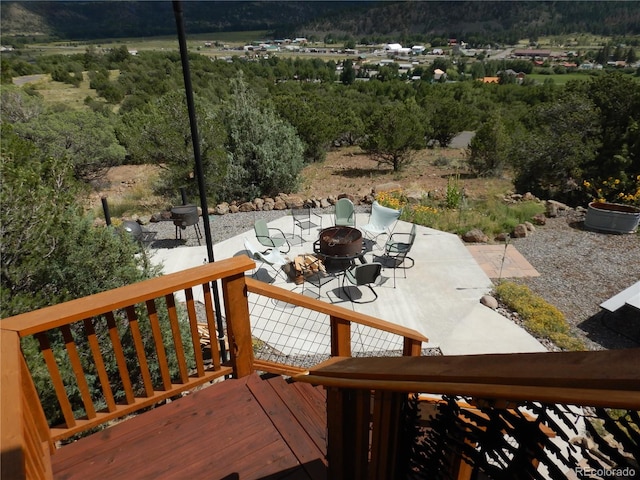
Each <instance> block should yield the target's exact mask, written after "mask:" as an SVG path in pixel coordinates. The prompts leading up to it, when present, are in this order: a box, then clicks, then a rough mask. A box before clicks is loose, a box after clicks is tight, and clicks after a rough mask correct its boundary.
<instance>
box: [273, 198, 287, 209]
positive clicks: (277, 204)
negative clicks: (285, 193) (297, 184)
mask: <svg viewBox="0 0 640 480" xmlns="http://www.w3.org/2000/svg"><path fill="white" fill-rule="evenodd" d="M273 209H274V210H286V209H287V204H286V203H285V202H284V200H282V199H281V198H276V201H275V203H274V204H273Z"/></svg>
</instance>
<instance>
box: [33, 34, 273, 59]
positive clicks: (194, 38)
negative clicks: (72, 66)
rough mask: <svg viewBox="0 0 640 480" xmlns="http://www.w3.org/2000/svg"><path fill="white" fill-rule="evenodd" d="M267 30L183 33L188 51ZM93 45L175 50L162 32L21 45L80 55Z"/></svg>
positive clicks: (257, 37) (253, 38) (254, 37)
mask: <svg viewBox="0 0 640 480" xmlns="http://www.w3.org/2000/svg"><path fill="white" fill-rule="evenodd" d="M267 34H268V32H267V31H266V30H256V31H246V32H215V33H200V34H194V35H187V46H188V47H189V49H190V50H197V49H198V48H203V47H204V44H205V42H211V43H215V42H218V43H221V44H225V45H230V46H241V45H246V44H247V43H251V42H258V41H261V40H264V39H265V38H266V35H267ZM89 45H96V46H97V47H99V48H112V47H119V46H121V45H126V46H127V48H128V49H129V50H138V51H143V50H156V51H163V50H178V37H177V36H176V35H166V36H161V37H141V38H118V39H96V40H91V41H86V42H73V41H68V42H53V43H34V44H30V45H27V46H25V47H24V50H26V51H28V52H29V53H30V54H32V55H55V54H63V55H72V54H76V53H78V54H82V53H84V52H85V50H86V48H87V46H89Z"/></svg>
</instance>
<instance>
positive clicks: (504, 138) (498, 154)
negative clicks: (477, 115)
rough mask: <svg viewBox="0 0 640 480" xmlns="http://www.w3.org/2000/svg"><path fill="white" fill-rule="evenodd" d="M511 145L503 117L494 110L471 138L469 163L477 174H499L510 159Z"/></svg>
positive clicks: (468, 151)
mask: <svg viewBox="0 0 640 480" xmlns="http://www.w3.org/2000/svg"><path fill="white" fill-rule="evenodd" d="M509 145H510V140H509V136H508V135H507V132H506V128H505V126H504V123H503V121H502V118H501V117H500V115H499V114H498V113H497V112H492V113H491V114H490V115H489V117H488V118H487V120H485V122H484V123H483V124H482V125H481V126H480V128H478V130H477V131H476V134H475V136H474V137H473V138H472V139H471V142H470V144H469V148H468V149H467V152H466V161H467V165H468V166H469V168H470V169H471V171H473V172H474V173H476V174H477V175H480V176H499V175H501V174H502V172H503V170H504V167H505V165H506V164H507V161H508V157H509Z"/></svg>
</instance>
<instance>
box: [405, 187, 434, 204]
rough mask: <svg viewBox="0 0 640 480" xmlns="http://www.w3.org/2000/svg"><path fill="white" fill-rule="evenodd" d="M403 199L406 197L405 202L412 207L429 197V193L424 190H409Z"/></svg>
mask: <svg viewBox="0 0 640 480" xmlns="http://www.w3.org/2000/svg"><path fill="white" fill-rule="evenodd" d="M404 195H405V197H407V202H409V203H410V204H413V205H417V204H419V203H420V202H421V201H422V200H423V199H424V198H427V197H428V196H429V192H426V191H425V190H409V191H407V192H405V194H404Z"/></svg>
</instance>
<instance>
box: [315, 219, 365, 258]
mask: <svg viewBox="0 0 640 480" xmlns="http://www.w3.org/2000/svg"><path fill="white" fill-rule="evenodd" d="M320 253H322V254H324V255H327V256H331V257H352V256H356V255H359V254H360V253H362V232H361V231H360V230H358V229H357V228H353V227H344V226H338V227H330V228H325V229H324V230H322V231H321V232H320Z"/></svg>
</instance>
